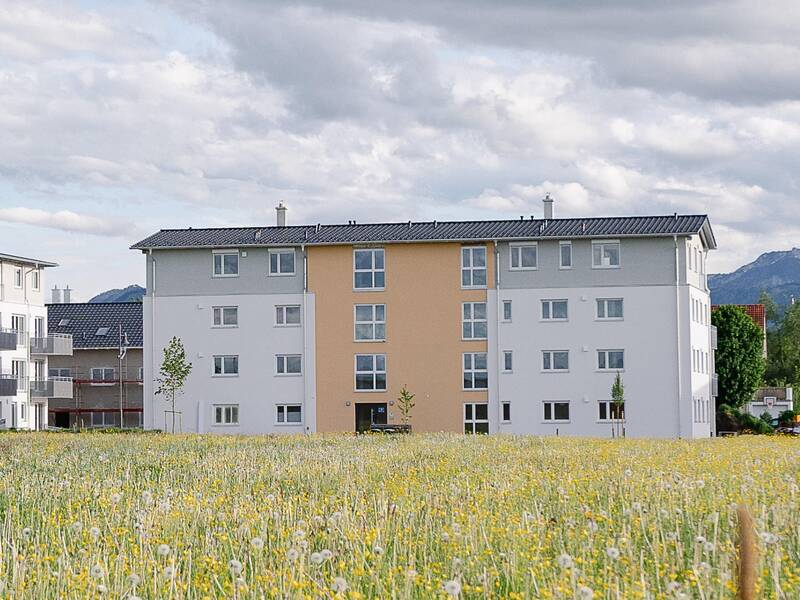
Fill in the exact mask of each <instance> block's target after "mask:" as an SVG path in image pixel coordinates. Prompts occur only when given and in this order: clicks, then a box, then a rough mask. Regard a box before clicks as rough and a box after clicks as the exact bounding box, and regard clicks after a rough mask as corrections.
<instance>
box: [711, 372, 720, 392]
mask: <svg viewBox="0 0 800 600" xmlns="http://www.w3.org/2000/svg"><path fill="white" fill-rule="evenodd" d="M711 395H712V396H713V397H714V398H716V397H717V396H719V377H717V374H716V373H714V374H713V375H712V376H711Z"/></svg>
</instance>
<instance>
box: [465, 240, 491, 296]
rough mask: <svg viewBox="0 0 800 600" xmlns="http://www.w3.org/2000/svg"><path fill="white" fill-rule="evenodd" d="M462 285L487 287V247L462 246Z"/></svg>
mask: <svg viewBox="0 0 800 600" xmlns="http://www.w3.org/2000/svg"><path fill="white" fill-rule="evenodd" d="M461 287H465V288H471V287H486V247H485V246H466V247H464V248H461Z"/></svg>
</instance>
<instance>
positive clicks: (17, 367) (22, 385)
mask: <svg viewBox="0 0 800 600" xmlns="http://www.w3.org/2000/svg"><path fill="white" fill-rule="evenodd" d="M26 365H27V363H26V362H25V361H24V360H12V361H11V376H12V377H13V378H15V379H16V380H17V390H18V391H20V392H24V391H25V390H27V389H28V386H27V383H28V377H27V369H26Z"/></svg>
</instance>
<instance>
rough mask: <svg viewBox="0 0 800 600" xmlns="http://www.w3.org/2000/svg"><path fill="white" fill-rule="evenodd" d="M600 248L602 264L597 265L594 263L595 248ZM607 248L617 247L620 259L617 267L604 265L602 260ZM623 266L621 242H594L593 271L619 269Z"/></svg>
mask: <svg viewBox="0 0 800 600" xmlns="http://www.w3.org/2000/svg"><path fill="white" fill-rule="evenodd" d="M597 246H599V247H600V259H601V264H599V265H598V264H596V263H595V261H594V249H595V247H597ZM605 246H616V247H617V258H618V259H619V264H616V265H604V264H602V258H603V254H604V247H605ZM621 266H622V244H621V243H620V241H619V240H592V268H593V269H619V268H620V267H621Z"/></svg>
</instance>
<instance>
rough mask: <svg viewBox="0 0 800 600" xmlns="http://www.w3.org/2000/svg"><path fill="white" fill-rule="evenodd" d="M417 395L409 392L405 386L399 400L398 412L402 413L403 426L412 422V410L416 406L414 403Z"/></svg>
mask: <svg viewBox="0 0 800 600" xmlns="http://www.w3.org/2000/svg"><path fill="white" fill-rule="evenodd" d="M415 396H416V395H415V394H412V393H411V392H409V391H408V388H406V386H405V385H403V389H401V390H400V397H399V398H398V399H397V410H399V411H400V422H401V423H403V425H408V422H409V421H410V420H411V410H412V409H413V408H414V407H415V406H416V404H417V403H416V402H414V398H415Z"/></svg>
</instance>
